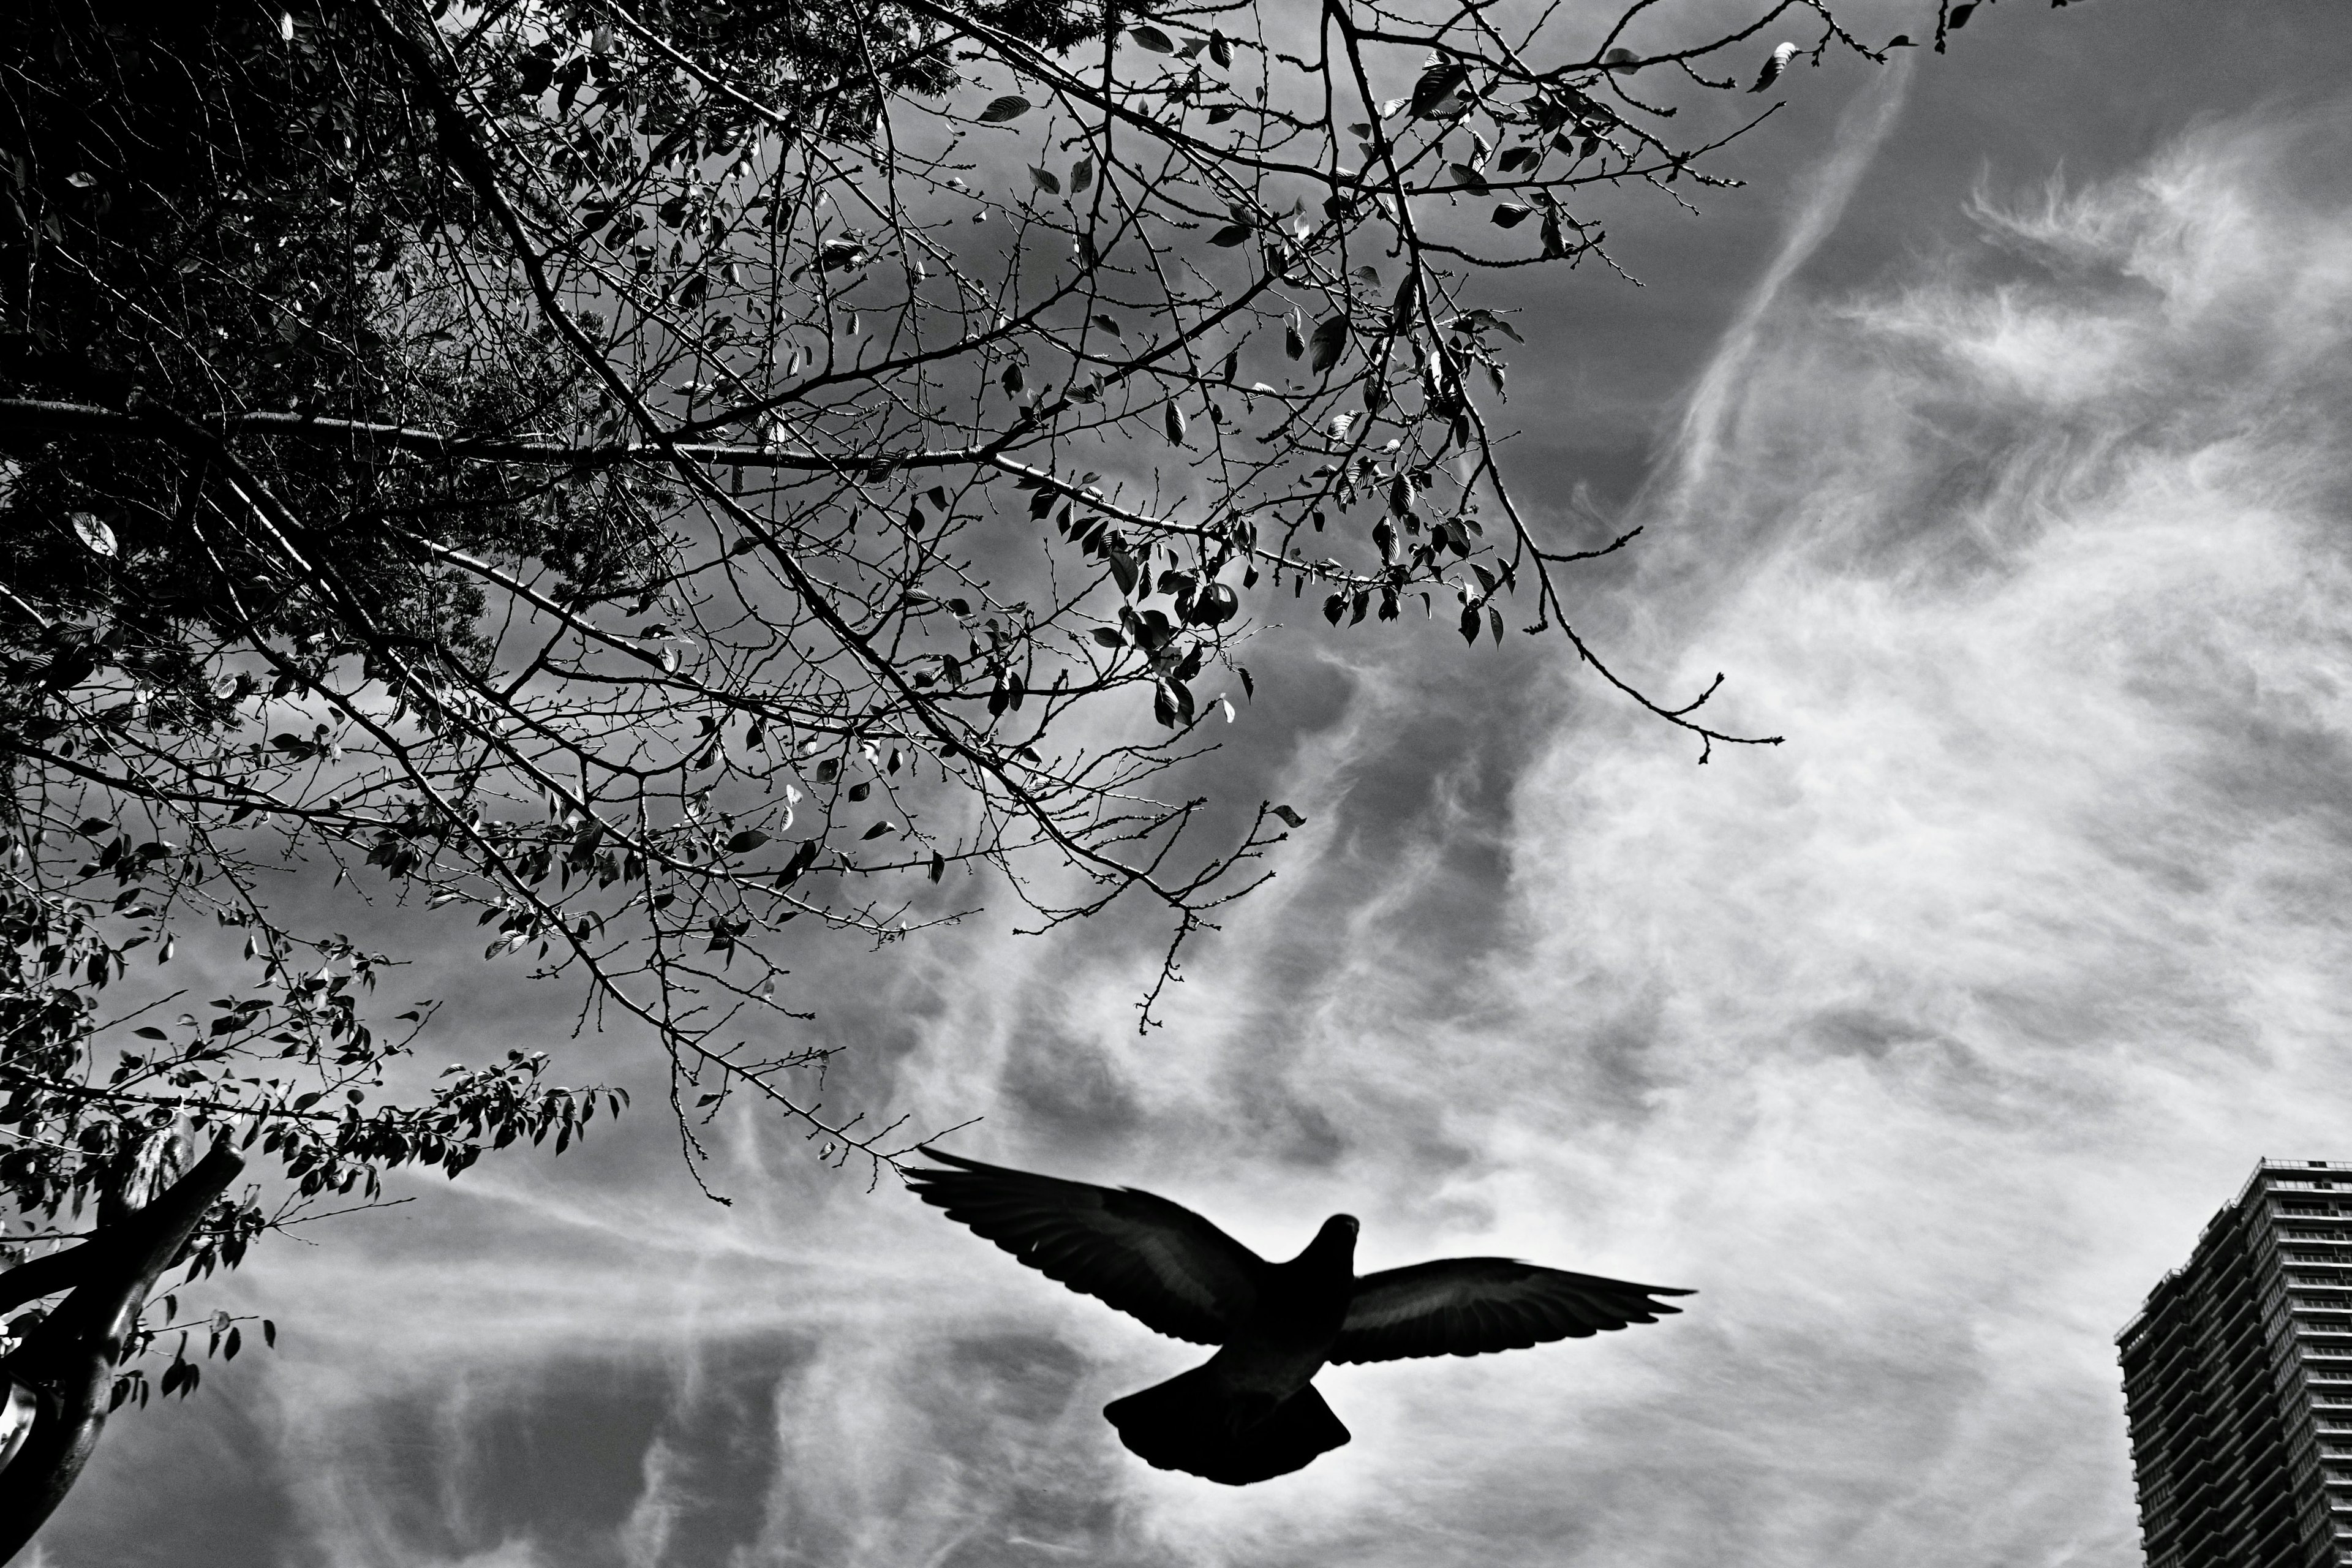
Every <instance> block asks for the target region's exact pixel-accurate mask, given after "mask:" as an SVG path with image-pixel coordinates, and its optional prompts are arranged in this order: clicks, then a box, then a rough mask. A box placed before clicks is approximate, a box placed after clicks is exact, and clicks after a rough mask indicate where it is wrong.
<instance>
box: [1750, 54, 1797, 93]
mask: <svg viewBox="0 0 2352 1568" xmlns="http://www.w3.org/2000/svg"><path fill="white" fill-rule="evenodd" d="M1794 58H1797V46H1796V45H1794V44H1782V45H1780V46H1779V47H1776V48H1774V49H1773V51H1772V52H1771V53H1770V54H1769V55H1768V56H1766V57H1765V59H1764V68H1763V69H1762V70H1760V71H1758V72H1757V73H1756V85H1755V86H1754V87H1751V88H1749V89H1748V91H1750V92H1762V91H1763V90H1764V89H1766V88H1768V87H1770V86H1771V85H1772V84H1773V83H1774V82H1776V81H1778V80H1780V73H1781V71H1783V70H1785V69H1787V68H1788V65H1789V62H1790V60H1792V59H1794Z"/></svg>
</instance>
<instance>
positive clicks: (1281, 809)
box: [1266, 805, 1307, 827]
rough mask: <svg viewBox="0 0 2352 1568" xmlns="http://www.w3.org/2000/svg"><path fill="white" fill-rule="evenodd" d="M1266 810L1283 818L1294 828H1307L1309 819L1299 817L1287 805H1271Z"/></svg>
mask: <svg viewBox="0 0 2352 1568" xmlns="http://www.w3.org/2000/svg"><path fill="white" fill-rule="evenodd" d="M1266 810H1268V811H1270V812H1272V813H1274V815H1275V816H1278V817H1280V818H1282V820H1283V821H1284V822H1286V823H1287V824H1289V825H1290V826H1293V827H1304V826H1307V819H1306V818H1305V817H1303V816H1299V815H1298V814H1297V812H1295V811H1293V810H1291V809H1290V807H1288V806H1286V805H1269V806H1267V807H1266Z"/></svg>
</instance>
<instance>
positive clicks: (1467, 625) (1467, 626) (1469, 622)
mask: <svg viewBox="0 0 2352 1568" xmlns="http://www.w3.org/2000/svg"><path fill="white" fill-rule="evenodd" d="M1478 626H1479V621H1478V606H1477V605H1463V606H1462V640H1463V641H1464V642H1466V643H1474V644H1475V642H1476V641H1477V640H1478Z"/></svg>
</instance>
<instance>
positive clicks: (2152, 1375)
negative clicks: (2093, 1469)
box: [2116, 1160, 2352, 1568]
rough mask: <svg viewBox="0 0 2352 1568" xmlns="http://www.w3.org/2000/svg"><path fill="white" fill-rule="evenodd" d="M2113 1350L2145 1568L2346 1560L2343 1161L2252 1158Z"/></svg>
mask: <svg viewBox="0 0 2352 1568" xmlns="http://www.w3.org/2000/svg"><path fill="white" fill-rule="evenodd" d="M2116 1345H2117V1347H2118V1350H2119V1352H2120V1354H2121V1357H2122V1360H2123V1368H2124V1403H2125V1407H2126V1411H2127V1412H2128V1414H2129V1417H2130V1422H2131V1445H2132V1468H2133V1470H2134V1471H2135V1472H2136V1474H2137V1478H2138V1481H2139V1519H2140V1540H2141V1542H2142V1545H2143V1546H2144V1548H2145V1550H2146V1552H2147V1562H2148V1568H2318V1565H2319V1564H2322V1563H2326V1564H2328V1565H2329V1568H2334V1565H2335V1564H2337V1563H2352V1163H2340V1162H2330V1161H2326V1160H2264V1161H2263V1162H2262V1163H2261V1164H2259V1165H2257V1166H2256V1167H2255V1168H2254V1173H2253V1174H2252V1176H2250V1177H2248V1178H2247V1180H2246V1184H2245V1186H2244V1187H2243V1188H2242V1190H2241V1191H2240V1192H2239V1194H2238V1196H2237V1199H2236V1201H2235V1202H2233V1203H2231V1205H2230V1206H2229V1207H2227V1208H2225V1209H2223V1210H2222V1211H2221V1213H2220V1214H2217V1215H2214V1216H2213V1218H2212V1220H2211V1221H2210V1223H2209V1224H2208V1225H2207V1226H2205V1229H2204V1232H2203V1234H2202V1235H2200V1236H2199V1237H2198V1238H2197V1247H2196V1250H2195V1251H2193V1252H2192V1253H2190V1254H2189V1261H2188V1262H2187V1263H2185V1264H2183V1265H2182V1266H2181V1267H2180V1268H2177V1269H2175V1270H2173V1271H2172V1272H2171V1273H2169V1274H2168V1275H2166V1276H2165V1277H2164V1279H2163V1282H2162V1283H2160V1284H2158V1286H2157V1288H2156V1289H2154V1290H2153V1291H2151V1292H2150V1293H2149V1295H2148V1298H2147V1304H2146V1305H2145V1306H2143V1307H2141V1308H2140V1310H2139V1315H2138V1316H2137V1317H2136V1318H2134V1319H2133V1320H2132V1321H2131V1322H2130V1323H2129V1324H2128V1325H2127V1326H2126V1328H2125V1329H2124V1331H2123V1332H2122V1333H2120V1334H2118V1335H2116ZM2339 1521H2341V1522H2339Z"/></svg>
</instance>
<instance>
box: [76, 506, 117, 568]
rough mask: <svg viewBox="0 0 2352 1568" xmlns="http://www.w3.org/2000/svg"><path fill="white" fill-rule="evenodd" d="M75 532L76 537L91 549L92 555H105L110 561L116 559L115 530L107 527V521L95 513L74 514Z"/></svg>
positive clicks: (82, 512)
mask: <svg viewBox="0 0 2352 1568" xmlns="http://www.w3.org/2000/svg"><path fill="white" fill-rule="evenodd" d="M73 531H74V536H75V537H76V538H78V539H79V540H80V541H81V542H82V543H84V544H86V545H88V546H89V552H90V553H91V554H92V555H103V556H105V557H106V558H107V559H108V560H110V561H111V560H113V559H114V552H115V549H116V545H115V542H114V530H112V529H110V528H109V527H107V526H106V522H105V521H104V520H103V519H102V518H100V517H99V516H98V515H97V514H96V513H95V512H87V511H78V512H76V513H74V514H73Z"/></svg>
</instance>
